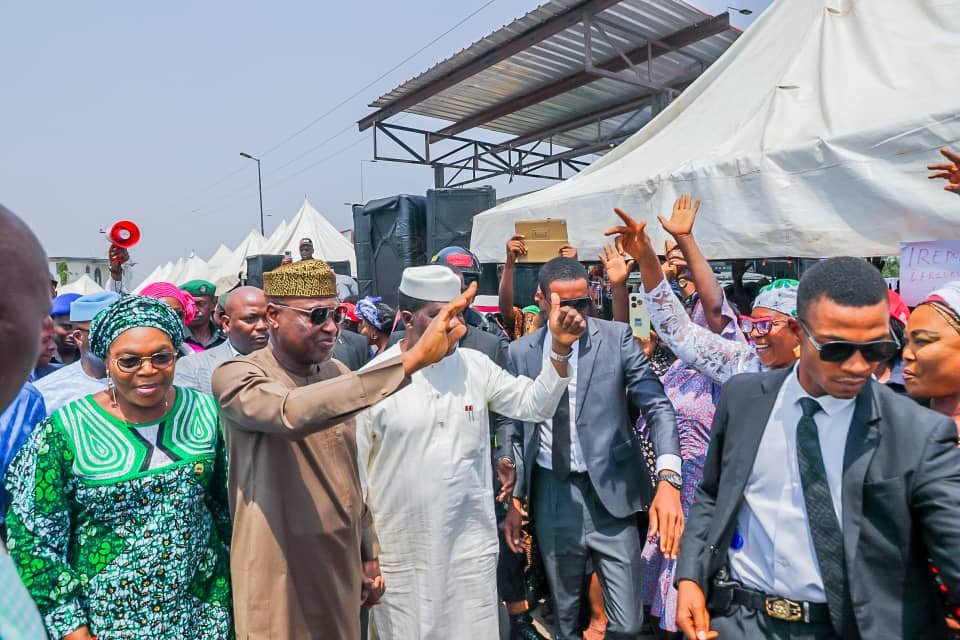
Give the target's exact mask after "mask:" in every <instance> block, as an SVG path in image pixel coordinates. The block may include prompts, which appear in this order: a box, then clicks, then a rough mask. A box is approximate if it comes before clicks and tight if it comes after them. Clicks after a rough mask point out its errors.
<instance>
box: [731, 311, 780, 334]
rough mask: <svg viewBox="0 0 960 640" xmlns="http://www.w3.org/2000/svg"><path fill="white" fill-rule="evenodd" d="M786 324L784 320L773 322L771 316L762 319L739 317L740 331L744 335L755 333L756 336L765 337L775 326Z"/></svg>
mask: <svg viewBox="0 0 960 640" xmlns="http://www.w3.org/2000/svg"><path fill="white" fill-rule="evenodd" d="M786 323H787V321H786V320H774V319H773V317H772V316H764V317H762V318H754V317H752V316H740V330H741V331H743V332H744V333H745V334H746V335H750V334H751V333H753V332H754V331H756V332H757V335H758V336H765V335H767V334H768V333H770V332H771V331H772V330H773V328H774V327H775V326H776V325H778V324H786Z"/></svg>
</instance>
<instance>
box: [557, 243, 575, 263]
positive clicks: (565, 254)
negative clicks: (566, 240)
mask: <svg viewBox="0 0 960 640" xmlns="http://www.w3.org/2000/svg"><path fill="white" fill-rule="evenodd" d="M560 257H562V258H572V259H573V260H579V256H578V255H577V248H576V247H574V246H573V245H569V244H565V245H563V246H562V247H560Z"/></svg>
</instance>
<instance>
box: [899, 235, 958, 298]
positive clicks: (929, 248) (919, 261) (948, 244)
mask: <svg viewBox="0 0 960 640" xmlns="http://www.w3.org/2000/svg"><path fill="white" fill-rule="evenodd" d="M952 280H960V240H932V241H930V242H901V243H900V297H902V298H903V301H904V302H906V303H907V305H908V306H911V307H915V306H916V305H918V304H920V303H921V302H923V299H924V298H926V297H927V295H928V294H929V293H930V292H931V291H933V290H934V289H938V288H939V287H941V286H942V285H944V284H946V283H948V282H950V281H952Z"/></svg>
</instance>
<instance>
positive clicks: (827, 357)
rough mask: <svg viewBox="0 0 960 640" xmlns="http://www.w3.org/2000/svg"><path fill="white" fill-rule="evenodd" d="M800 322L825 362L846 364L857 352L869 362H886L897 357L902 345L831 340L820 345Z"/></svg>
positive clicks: (884, 342)
mask: <svg viewBox="0 0 960 640" xmlns="http://www.w3.org/2000/svg"><path fill="white" fill-rule="evenodd" d="M799 322H800V327H801V328H802V329H803V332H804V333H805V334H807V340H809V341H810V344H812V345H813V348H814V349H816V350H817V351H818V352H819V354H820V359H821V360H823V361H824V362H846V361H847V360H849V359H850V358H852V357H853V354H855V353H856V352H857V351H859V352H860V355H862V356H863V359H864V360H866V361H867V362H885V361H887V360H889V359H890V358H892V357H893V356H895V355H896V354H897V352H898V351H899V350H900V343H899V342H897V341H896V340H871V341H870V342H850V341H849V340H831V341H830V342H824V343H820V342H817V341H816V339H814V337H813V334H811V333H810V329H808V328H807V325H806V324H804V323H803V321H802V320H801V321H799Z"/></svg>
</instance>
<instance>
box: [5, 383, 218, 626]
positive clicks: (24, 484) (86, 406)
mask: <svg viewBox="0 0 960 640" xmlns="http://www.w3.org/2000/svg"><path fill="white" fill-rule="evenodd" d="M7 489H8V490H9V491H10V493H11V495H12V502H11V506H10V509H9V510H8V513H7V527H8V537H9V539H8V546H9V549H10V554H11V557H12V558H13V560H14V562H15V563H16V565H17V570H18V572H19V573H20V576H21V578H22V579H23V582H24V584H25V585H26V587H27V589H28V591H29V592H30V595H31V596H32V597H33V598H34V600H35V601H36V603H37V606H38V607H39V609H40V612H41V613H42V614H43V618H44V623H45V624H46V627H47V631H48V633H49V634H50V637H51V638H52V639H54V640H58V639H59V638H61V637H63V636H64V635H66V634H68V633H70V632H71V631H73V630H75V629H77V628H79V627H81V626H83V625H87V626H88V627H89V628H90V632H91V633H92V634H93V635H95V636H98V637H99V638H100V640H114V639H119V640H127V639H130V640H134V639H136V640H140V639H142V638H157V639H161V638H171V639H172V638H177V639H181V638H183V639H197V640H200V639H203V640H217V639H221V638H232V637H233V616H232V611H231V596H230V563H229V559H228V549H227V546H228V545H229V542H230V516H229V508H228V504H227V492H226V457H225V450H224V446H223V438H222V437H221V434H220V423H219V418H218V413H217V407H216V402H215V401H214V399H213V398H212V397H211V396H208V395H205V394H201V393H199V392H197V391H193V390H191V389H182V388H177V399H176V401H175V402H174V405H173V408H172V410H171V411H170V412H169V413H168V414H167V416H166V417H165V418H163V419H162V420H160V421H159V422H154V423H149V424H127V423H125V422H122V421H120V420H117V419H116V418H114V417H112V416H110V415H109V414H108V413H107V412H106V411H104V410H103V409H102V408H101V407H100V406H99V405H97V403H96V402H95V401H94V400H93V397H92V396H87V397H85V398H81V399H80V400H77V401H75V402H71V403H70V404H68V405H66V406H64V407H62V408H61V409H59V410H58V411H56V412H55V413H54V414H53V415H51V416H50V417H49V418H48V419H47V420H46V421H45V422H44V423H42V424H41V426H40V427H38V428H37V430H36V431H35V432H34V433H33V435H32V436H31V437H30V440H29V441H28V442H27V444H26V445H25V446H24V447H23V449H22V451H21V452H20V454H19V455H18V456H17V458H16V460H15V461H14V463H13V465H12V466H11V468H10V470H9V471H8V473H7Z"/></svg>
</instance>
